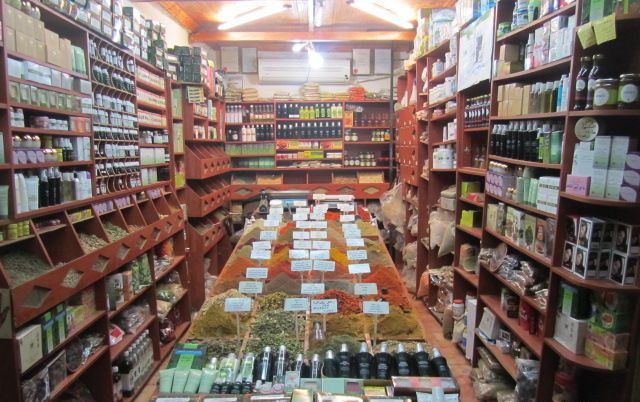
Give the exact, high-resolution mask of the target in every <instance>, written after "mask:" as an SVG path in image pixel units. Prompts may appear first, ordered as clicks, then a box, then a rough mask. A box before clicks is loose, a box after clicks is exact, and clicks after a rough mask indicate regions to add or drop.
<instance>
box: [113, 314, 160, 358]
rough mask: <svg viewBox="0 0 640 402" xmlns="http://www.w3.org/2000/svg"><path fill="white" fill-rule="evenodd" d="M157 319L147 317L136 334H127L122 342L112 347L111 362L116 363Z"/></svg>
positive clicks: (153, 316)
mask: <svg viewBox="0 0 640 402" xmlns="http://www.w3.org/2000/svg"><path fill="white" fill-rule="evenodd" d="M156 318H157V317H156V316H155V315H150V316H149V317H147V318H146V319H145V320H144V321H143V322H142V324H140V325H139V326H138V328H137V329H136V332H134V333H133V334H126V335H125V336H124V337H123V338H122V340H121V341H120V342H118V343H116V344H115V345H113V346H111V349H110V350H109V355H110V357H111V362H112V363H113V362H114V361H116V359H117V358H118V357H120V355H121V354H122V353H123V352H124V351H125V350H127V349H128V348H129V346H131V344H132V343H133V341H135V340H136V339H137V338H138V337H139V336H140V335H141V334H142V333H143V332H144V331H145V330H146V329H147V328H149V326H151V324H152V323H153V322H154V321H155V319H156Z"/></svg>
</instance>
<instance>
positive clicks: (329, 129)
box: [275, 120, 342, 140]
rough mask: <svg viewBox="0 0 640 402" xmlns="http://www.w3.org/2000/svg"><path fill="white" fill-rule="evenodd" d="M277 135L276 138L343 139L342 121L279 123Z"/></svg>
mask: <svg viewBox="0 0 640 402" xmlns="http://www.w3.org/2000/svg"><path fill="white" fill-rule="evenodd" d="M275 137H276V139H327V140H329V139H341V138H342V121H341V120H338V121H331V122H330V121H324V122H315V121H314V122H306V121H305V122H302V123H293V124H277V125H276V132H275ZM323 137H324V138H323Z"/></svg>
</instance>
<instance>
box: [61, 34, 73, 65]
mask: <svg viewBox="0 0 640 402" xmlns="http://www.w3.org/2000/svg"><path fill="white" fill-rule="evenodd" d="M72 60H73V56H72V55H71V41H70V40H69V39H60V66H61V67H64V68H66V69H67V70H72V69H73V63H72Z"/></svg>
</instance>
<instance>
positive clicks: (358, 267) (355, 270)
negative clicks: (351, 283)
mask: <svg viewBox="0 0 640 402" xmlns="http://www.w3.org/2000/svg"><path fill="white" fill-rule="evenodd" d="M369 272H371V267H370V266H369V264H349V273H350V274H353V275H357V274H368V273H369Z"/></svg>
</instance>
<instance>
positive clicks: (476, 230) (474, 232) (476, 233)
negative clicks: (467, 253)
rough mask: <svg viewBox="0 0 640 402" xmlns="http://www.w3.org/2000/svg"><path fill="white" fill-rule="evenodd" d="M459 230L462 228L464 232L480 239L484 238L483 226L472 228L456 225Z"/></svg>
mask: <svg viewBox="0 0 640 402" xmlns="http://www.w3.org/2000/svg"><path fill="white" fill-rule="evenodd" d="M456 228H457V229H458V230H462V231H463V232H465V233H467V234H469V235H471V236H473V237H475V238H476V239H478V240H482V228H471V227H468V226H462V225H456Z"/></svg>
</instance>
